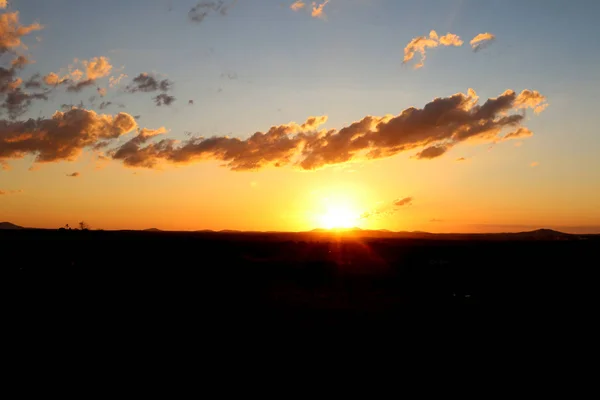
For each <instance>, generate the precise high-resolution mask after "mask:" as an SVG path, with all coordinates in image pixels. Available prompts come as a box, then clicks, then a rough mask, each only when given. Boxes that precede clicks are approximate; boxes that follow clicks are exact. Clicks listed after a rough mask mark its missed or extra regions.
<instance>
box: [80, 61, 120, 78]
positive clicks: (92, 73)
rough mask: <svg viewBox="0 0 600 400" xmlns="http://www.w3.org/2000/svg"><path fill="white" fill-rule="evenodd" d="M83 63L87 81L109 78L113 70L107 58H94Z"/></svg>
mask: <svg viewBox="0 0 600 400" xmlns="http://www.w3.org/2000/svg"><path fill="white" fill-rule="evenodd" d="M81 63H82V64H83V66H84V67H85V73H86V75H87V79H91V80H96V79H100V78H104V77H105V76H108V74H110V71H111V70H112V68H113V67H112V65H111V64H110V60H109V59H108V58H107V57H94V58H92V59H90V60H89V61H86V60H83V61H82V62H81Z"/></svg>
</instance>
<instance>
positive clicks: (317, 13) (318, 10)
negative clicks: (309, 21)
mask: <svg viewBox="0 0 600 400" xmlns="http://www.w3.org/2000/svg"><path fill="white" fill-rule="evenodd" d="M327 3H329V0H325V1H324V2H323V3H321V4H317V2H314V1H313V3H312V12H311V13H310V15H312V16H313V17H314V18H325V12H324V10H323V9H324V8H325V6H326V5H327Z"/></svg>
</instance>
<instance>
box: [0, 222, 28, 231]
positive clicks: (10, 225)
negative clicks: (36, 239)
mask: <svg viewBox="0 0 600 400" xmlns="http://www.w3.org/2000/svg"><path fill="white" fill-rule="evenodd" d="M0 229H6V230H9V229H10V230H12V229H25V228H23V227H22V226H19V225H15V224H13V223H10V222H0Z"/></svg>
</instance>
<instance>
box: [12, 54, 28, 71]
mask: <svg viewBox="0 0 600 400" xmlns="http://www.w3.org/2000/svg"><path fill="white" fill-rule="evenodd" d="M10 64H11V66H12V67H13V68H18V69H23V68H25V66H26V65H27V64H31V60H29V59H28V58H27V57H25V56H22V55H21V56H17V58H15V59H14V60H12V61H11V63H10Z"/></svg>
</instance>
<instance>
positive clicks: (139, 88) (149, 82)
mask: <svg viewBox="0 0 600 400" xmlns="http://www.w3.org/2000/svg"><path fill="white" fill-rule="evenodd" d="M172 85H173V83H172V82H171V81H169V80H168V79H162V80H158V79H156V78H155V77H154V76H153V75H151V74H147V73H145V72H142V73H141V74H139V75H138V76H136V77H135V78H133V81H132V82H131V83H130V84H129V85H127V87H126V88H125V91H126V92H129V93H136V92H156V91H159V90H160V91H162V92H167V91H168V90H169V89H170V88H171V86H172Z"/></svg>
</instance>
